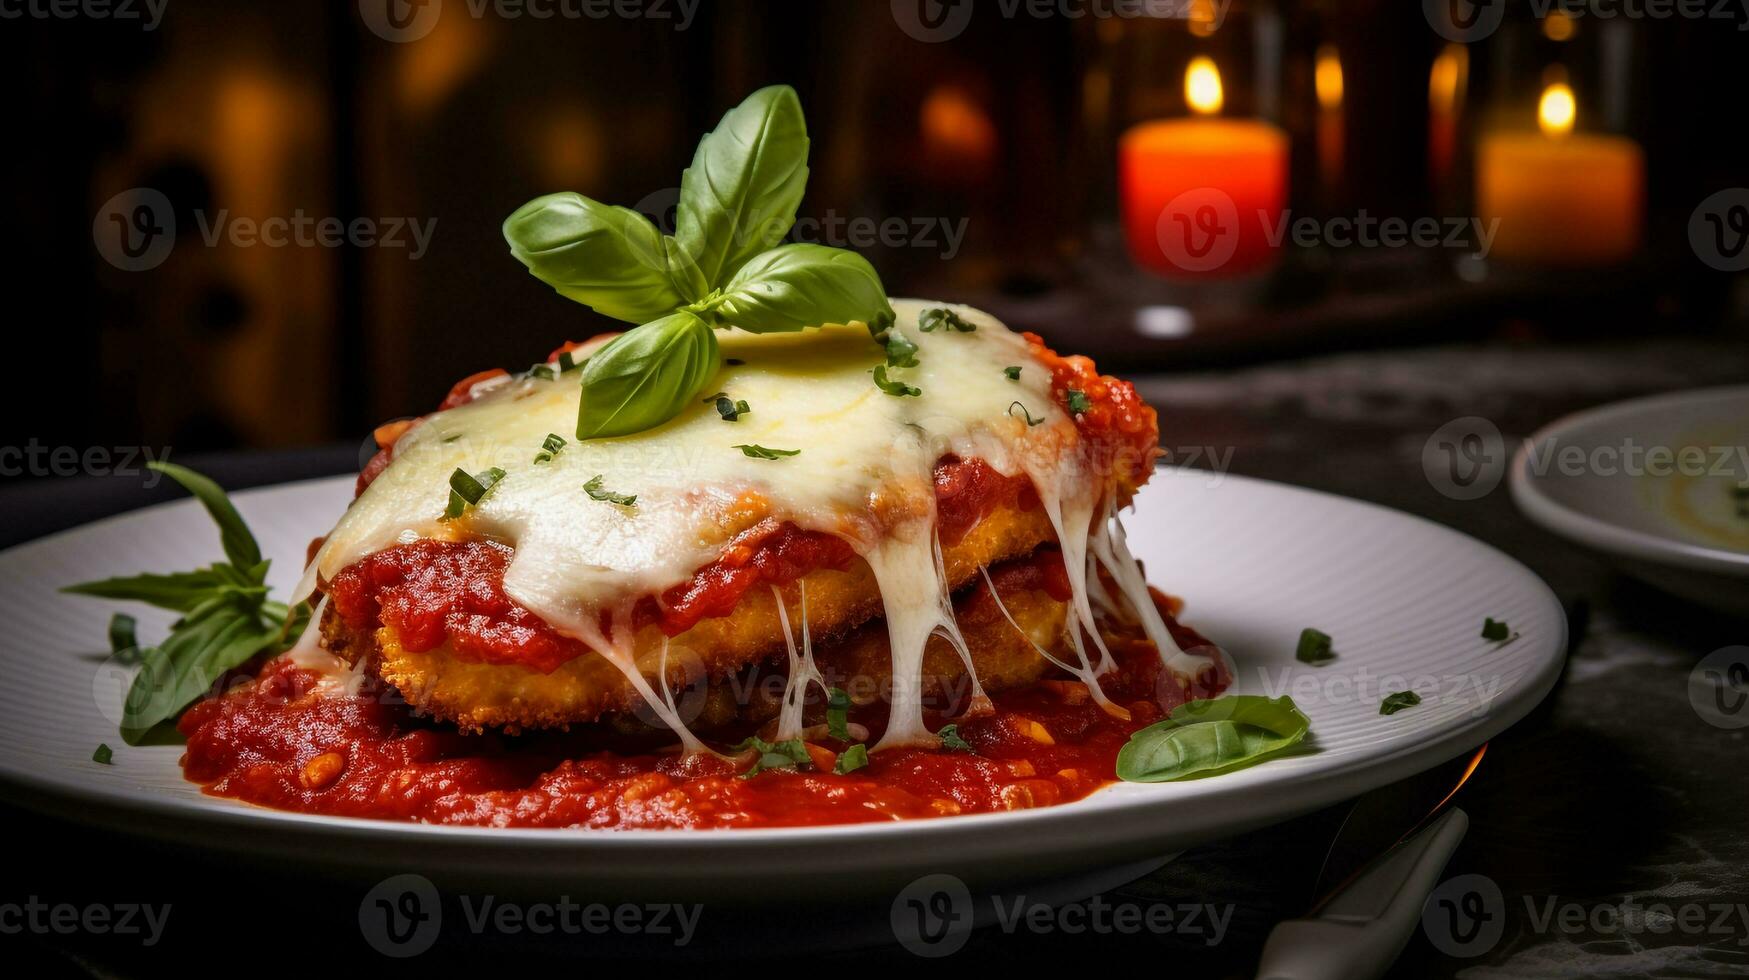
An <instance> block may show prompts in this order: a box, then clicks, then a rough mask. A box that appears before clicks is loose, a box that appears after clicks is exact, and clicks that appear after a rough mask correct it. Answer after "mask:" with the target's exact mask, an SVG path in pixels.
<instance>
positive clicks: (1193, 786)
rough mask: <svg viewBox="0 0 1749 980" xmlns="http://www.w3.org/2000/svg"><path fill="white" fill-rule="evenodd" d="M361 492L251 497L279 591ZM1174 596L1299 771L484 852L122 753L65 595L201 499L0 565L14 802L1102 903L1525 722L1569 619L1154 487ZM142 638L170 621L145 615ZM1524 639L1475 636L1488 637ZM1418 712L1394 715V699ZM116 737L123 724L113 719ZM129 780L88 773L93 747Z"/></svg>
mask: <svg viewBox="0 0 1749 980" xmlns="http://www.w3.org/2000/svg"><path fill="white" fill-rule="evenodd" d="M351 487H352V479H351V478H350V477H348V478H344V479H332V480H321V481H314V482H308V483H299V484H290V485H286V486H280V487H273V488H267V489H262V490H255V491H250V492H246V493H241V494H238V495H237V498H236V500H237V504H238V507H239V508H240V509H241V510H242V512H243V514H244V516H245V518H246V519H247V520H248V521H249V523H250V524H251V526H252V527H253V528H254V530H255V533H256V535H257V537H259V538H260V540H261V543H262V547H263V550H264V551H265V552H266V553H267V554H269V555H273V556H276V557H277V558H278V564H277V565H276V566H275V568H274V569H273V575H272V577H271V584H272V585H273V586H274V587H275V588H276V589H277V590H284V589H286V588H287V587H288V586H289V585H290V584H291V582H292V581H293V579H294V578H295V577H296V574H297V569H296V567H295V565H296V564H297V562H298V561H299V560H300V559H301V557H302V556H303V554H304V548H305V545H306V544H307V543H308V542H309V539H310V538H311V537H312V536H313V535H316V534H319V533H321V532H323V531H324V530H326V529H327V528H328V527H329V526H330V525H331V524H332V523H333V521H334V519H335V517H336V516H337V515H338V514H339V513H340V511H341V509H342V508H343V507H344V506H345V505H346V502H347V500H348V498H349V497H350V495H351ZM1127 523H1128V526H1129V529H1130V541H1131V545H1132V547H1133V548H1134V550H1135V551H1136V552H1137V554H1138V555H1139V556H1140V557H1141V558H1142V559H1143V561H1144V562H1145V563H1146V565H1147V570H1148V573H1149V576H1150V578H1151V579H1152V581H1154V582H1155V583H1156V584H1158V585H1160V586H1163V587H1164V588H1166V589H1168V590H1170V591H1173V592H1176V593H1178V594H1181V595H1183V596H1185V597H1186V598H1187V601H1188V608H1187V610H1186V615H1185V619H1186V621H1187V622H1189V623H1191V624H1192V625H1194V626H1195V627H1196V628H1198V629H1199V630H1201V631H1203V632H1204V633H1205V634H1207V635H1208V636H1209V637H1211V638H1213V639H1214V640H1216V642H1219V643H1221V644H1223V645H1224V646H1225V647H1226V648H1227V650H1228V651H1229V652H1230V653H1231V654H1232V656H1233V657H1234V659H1235V660H1236V661H1237V663H1238V665H1239V673H1238V679H1237V683H1236V687H1235V690H1236V691H1239V692H1248V693H1263V694H1279V693H1283V692H1285V693H1289V694H1292V695H1293V697H1294V699H1295V701H1296V702H1298V704H1299V705H1300V707H1301V708H1303V709H1304V710H1305V712H1306V713H1307V714H1308V715H1309V716H1311V719H1312V736H1313V737H1312V739H1311V741H1310V744H1309V746H1308V747H1307V750H1306V751H1305V752H1303V753H1302V754H1299V755H1296V756H1294V757H1291V758H1284V759H1280V760H1276V761H1272V762H1269V763H1267V764H1265V765H1260V766H1257V767H1254V768H1251V769H1247V770H1244V771H1241V772H1237V773H1233V774H1230V775H1225V776H1219V777H1216V778H1212V779H1204V780H1199V781H1191V782H1182V783H1171V784H1161V785H1136V784H1121V785H1116V786H1112V787H1109V788H1107V789H1105V790H1102V791H1100V792H1098V793H1096V794H1094V795H1093V796H1092V797H1090V798H1088V799H1086V800H1083V801H1081V802H1078V803H1073V804H1069V805H1066V806H1061V807H1052V808H1047V809H1039V810H1030V811H1021V812H1014V813H1002V814H987V815H974V816H966V817H956V818H948V819H940V820H925V821H910V822H904V823H895V824H882V825H862V826H848V827H825V828H815V829H803V830H753V831H712V832H679V831H654V832H652V831H644V832H622V833H598V832H597V833H591V832H579V831H552V830H492V829H480V828H452V827H435V826H422V825H410V824H399V823H387V822H375V821H366V820H356V819H344V818H332V817H319V816H302V815H297V814H288V813H279V812H275V811H271V810H265V809H259V808H255V807H252V806H248V805H245V804H240V803H236V802H233V801H230V800H223V799H215V798H212V797H207V796H204V795H202V794H201V793H200V792H199V790H198V789H197V788H196V787H195V786H193V785H192V784H190V783H187V782H185V781H184V780H183V779H182V777H181V773H180V770H179V769H178V767H177V759H178V756H179V754H180V749H179V748H177V747H174V746H160V747H146V748H130V747H127V746H125V745H122V744H121V742H120V740H119V739H118V738H117V737H116V732H115V724H114V722H113V720H112V717H113V715H114V713H115V712H116V710H117V707H118V706H119V705H120V703H121V698H122V690H123V683H122V682H123V681H124V680H125V676H122V677H118V676H116V673H117V672H116V671H114V670H112V669H107V668H106V667H105V666H104V657H103V655H102V653H101V652H100V651H103V650H106V649H107V644H106V640H105V636H106V633H105V629H106V624H107V621H108V618H109V613H110V611H111V609H112V608H113V604H111V603H106V602H103V601H99V600H94V599H86V598H80V597H73V596H63V595H59V594H57V593H56V591H55V590H56V587H58V586H61V585H64V584H67V583H71V582H78V581H82V580H86V579H93V578H101V577H105V576H109V575H115V574H121V573H128V572H136V571H143V570H171V569H180V568H191V567H194V566H196V565H199V564H203V563H205V562H208V561H210V560H212V559H213V558H214V557H216V556H217V555H218V553H219V552H218V543H217V539H216V535H215V534H214V532H213V530H212V526H211V524H210V522H209V521H208V519H207V517H206V516H205V514H204V513H202V512H201V511H200V510H199V509H198V508H197V506H196V505H195V504H194V503H193V502H192V501H180V502H176V503H172V504H167V505H162V506H157V507H152V508H148V509H145V510H141V511H137V512H134V513H131V514H126V515H122V516H120V517H116V518H111V519H109V520H105V521H101V522H98V523H96V524H92V525H89V526H86V527H83V528H79V529H76V530H73V531H69V532H66V533H63V534H58V535H55V536H53V537H49V538H45V539H43V540H40V541H36V542H32V543H30V544H27V545H24V546H21V547H18V548H14V549H11V550H10V551H7V552H6V553H5V554H4V555H0V616H4V619H5V621H6V622H7V623H8V625H9V628H8V629H7V630H6V631H5V633H4V634H3V639H0V662H3V664H4V670H5V677H6V679H7V683H6V684H4V685H0V792H4V794H5V795H6V796H7V797H8V798H11V799H14V800H17V801H21V802H24V803H26V804H28V805H32V806H36V807H41V808H45V809H49V810H54V811H58V812H61V813H64V814H67V815H69V816H72V817H74V818H77V819H82V820H88V821H91V822H94V823H99V824H103V825H107V826H111V827H114V828H117V829H122V830H127V831H132V832H136V833H141V834H146V835H151V836H156V837H164V838H174V839H179V840H183V841H189V842H195V843H198V844H199V845H201V846H207V847H212V848H220V849H226V850H233V851H239V852H245V853H249V854H253V855H256V856H258V857H264V858H268V859H275V860H279V859H295V860H299V861H307V862H317V863H325V864H330V865H344V866H349V867H354V868H372V869H375V868H382V869H385V870H399V871H412V870H417V871H421V872H424V873H426V874H430V875H442V876H445V877H448V878H455V879H463V880H465V879H474V880H489V881H491V882H493V883H494V884H495V885H496V886H497V887H500V888H504V887H515V886H517V885H518V884H520V885H523V886H528V887H540V886H543V885H552V884H555V883H562V885H563V887H565V888H566V889H567V890H568V892H569V893H571V894H579V893H588V892H591V891H596V890H599V891H602V892H610V893H613V894H616V895H621V896H626V895H638V894H656V895H660V896H662V897H663V898H664V899H665V900H668V901H682V900H687V899H688V898H696V899H697V900H703V899H704V898H706V897H713V896H723V895H729V896H735V898H736V900H738V901H743V902H744V901H748V900H750V899H752V898H754V897H757V898H758V899H762V900H777V899H782V898H785V897H794V896H798V895H819V894H820V893H821V892H822V889H824V890H826V891H830V892H835V893H838V894H840V895H841V894H843V893H845V892H863V893H865V894H868V895H873V894H876V893H879V892H882V891H885V892H886V893H887V894H889V895H890V894H891V891H890V889H893V888H896V887H898V886H901V885H903V884H905V883H906V882H908V881H910V880H911V879H913V878H915V877H917V876H918V875H921V874H926V873H935V872H950V873H953V874H956V875H958V876H960V877H961V878H962V879H965V880H966V881H967V882H969V883H972V885H973V886H974V887H1007V886H1011V885H1016V884H1021V883H1027V882H1031V883H1038V882H1043V881H1046V880H1051V879H1059V880H1060V879H1062V878H1064V877H1065V876H1073V875H1086V874H1089V873H1098V872H1100V871H1102V870H1103V871H1104V872H1105V873H1107V874H1108V875H1111V876H1113V878H1114V880H1111V881H1108V882H1107V883H1108V884H1115V883H1117V882H1118V881H1121V880H1124V879H1125V878H1126V877H1133V876H1134V875H1135V874H1138V873H1140V872H1141V871H1143V870H1146V866H1147V862H1150V861H1151V862H1152V863H1155V864H1157V863H1159V861H1161V860H1163V859H1164V857H1165V856H1166V855H1168V854H1170V853H1172V852H1175V851H1179V850H1182V849H1183V848H1185V847H1188V846H1190V845H1193V844H1197V843H1199V842H1204V841H1209V840H1213V839H1218V838H1221V837H1223V836H1228V835H1232V834H1236V833H1239V832H1242V831H1245V830H1249V829H1252V828H1257V827H1261V826H1264V825H1267V824H1270V823H1273V822H1277V821H1280V820H1283V819H1286V818H1288V817H1292V816H1295V815H1298V814H1301V813H1305V812H1308V811H1310V810H1313V809H1316V808H1319V807H1322V806H1326V805H1329V804H1331V803H1334V802H1337V801H1339V800H1342V799H1344V798H1347V797H1350V796H1353V795H1356V794H1358V793H1361V792H1363V791H1365V790H1367V789H1369V788H1372V787H1375V786H1379V785H1381V784H1384V783H1387V782H1390V781H1393V780H1396V779H1400V778H1402V777H1405V776H1407V775H1409V774H1411V773H1413V772H1416V771H1418V770H1420V769H1422V768H1425V767H1428V766H1431V765H1434V764H1437V763H1439V762H1442V761H1444V760H1446V759H1449V758H1451V757H1453V756H1455V755H1457V754H1459V753H1461V752H1463V751H1465V750H1468V749H1471V748H1473V747H1475V746H1476V745H1478V744H1480V743H1481V742H1482V741H1484V740H1486V739H1488V738H1489V737H1491V736H1493V735H1494V734H1496V733H1498V732H1499V731H1501V730H1502V729H1504V728H1505V727H1506V726H1508V725H1510V724H1511V723H1512V722H1513V721H1515V720H1517V719H1518V718H1520V717H1522V716H1523V715H1524V714H1525V713H1526V712H1528V711H1529V710H1530V709H1531V708H1532V707H1533V706H1534V705H1535V704H1536V703H1537V702H1538V701H1540V700H1541V699H1542V697H1543V696H1544V695H1545V694H1546V693H1547V692H1548V691H1549V689H1550V687H1551V686H1552V685H1553V684H1554V682H1555V679H1556V677H1557V675H1558V674H1559V673H1560V670H1561V666H1562V662H1563V652H1564V648H1565V643H1566V620H1565V617H1564V615H1563V613H1562V610H1561V607H1560V605H1559V604H1558V603H1557V602H1556V600H1555V597H1554V596H1553V595H1552V594H1551V593H1550V592H1549V590H1548V588H1547V587H1546V586H1544V585H1543V583H1542V582H1541V581H1540V580H1538V579H1537V577H1536V576H1535V575H1533V574H1531V572H1529V571H1528V570H1526V569H1525V568H1524V567H1523V566H1522V565H1520V564H1518V563H1517V562H1515V561H1513V560H1512V559H1510V558H1508V557H1506V556H1505V555H1503V554H1501V553H1500V552H1498V551H1495V550H1493V549H1492V548H1489V547H1487V546H1485V545H1482V544H1480V543H1478V542H1476V541H1474V540H1471V539H1470V538H1467V537H1464V536H1463V535H1460V534H1458V533H1456V532H1454V531H1451V530H1448V529H1446V528H1444V527H1441V526H1438V525H1435V524H1432V523H1429V522H1427V521H1423V520H1420V519H1418V518H1413V517H1409V516H1406V515H1403V514H1399V513H1396V512H1394V511H1390V510H1385V509H1382V508H1379V507H1375V506H1372V505H1369V504H1363V503H1358V502H1355V501H1352V500H1347V499H1343V498H1340V497H1332V496H1326V495H1324V494H1319V493H1314V492H1311V491H1307V490H1300V489H1295V488H1292V487H1287V486H1282V485H1278V484H1272V483H1263V482H1258V481H1253V480H1245V479H1240V478H1236V477H1227V478H1224V479H1221V478H1217V477H1214V476H1211V475H1209V474H1206V473H1201V472H1193V471H1182V472H1173V471H1162V472H1161V473H1160V474H1159V476H1158V478H1157V479H1156V480H1154V482H1153V483H1152V484H1151V485H1150V486H1149V487H1148V488H1147V489H1146V490H1145V491H1144V492H1143V493H1142V494H1141V496H1140V498H1139V499H1138V500H1137V513H1135V514H1133V515H1131V516H1130V517H1129V518H1128V520H1127ZM132 611H135V612H136V613H138V614H139V616H140V632H141V635H142V636H143V637H152V636H156V635H161V630H162V629H163V628H164V626H165V625H166V620H167V619H168V617H167V616H158V615H155V614H154V613H153V612H152V611H151V610H144V611H141V610H132ZM1489 616H1492V617H1494V618H1496V619H1503V620H1505V621H1507V622H1508V623H1509V624H1510V625H1511V627H1512V628H1513V629H1514V630H1516V631H1517V632H1518V634H1519V637H1518V639H1517V640H1516V641H1514V642H1511V643H1509V644H1507V645H1505V646H1500V645H1498V644H1495V643H1491V642H1488V641H1486V640H1484V639H1482V638H1481V636H1480V632H1481V627H1482V621H1483V619H1484V617H1489ZM1308 626H1315V627H1317V628H1319V629H1322V630H1324V631H1325V632H1327V633H1329V634H1331V635H1332V636H1333V637H1334V638H1335V646H1336V650H1337V652H1338V653H1339V654H1340V656H1339V658H1338V659H1337V660H1336V661H1335V662H1334V663H1332V664H1330V665H1329V666H1325V667H1321V668H1314V667H1309V666H1306V665H1303V664H1299V663H1297V662H1296V661H1295V659H1294V647H1295V643H1296V640H1297V638H1298V636H1299V633H1300V630H1301V629H1302V628H1304V627H1308ZM1408 688H1412V689H1414V690H1415V691H1417V692H1418V693H1420V694H1421V696H1422V698H1423V702H1422V704H1421V705H1420V706H1419V707H1415V708H1410V709H1407V710H1404V711H1401V712H1399V713H1397V714H1395V715H1391V716H1388V717H1386V716H1381V715H1380V714H1379V702H1380V699H1381V698H1382V697H1383V696H1384V695H1385V694H1387V693H1391V692H1394V691H1397V690H1403V689H1408ZM106 716H109V717H106ZM105 741H107V742H108V743H109V744H111V745H112V746H115V747H116V749H115V757H114V764H113V765H98V764H96V763H94V762H92V761H91V752H92V750H93V748H94V747H95V746H96V745H97V744H98V743H99V742H105Z"/></svg>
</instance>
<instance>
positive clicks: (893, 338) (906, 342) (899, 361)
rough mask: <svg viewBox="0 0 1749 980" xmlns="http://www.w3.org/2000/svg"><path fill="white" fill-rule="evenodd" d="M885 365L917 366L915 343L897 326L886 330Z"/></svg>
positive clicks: (895, 366)
mask: <svg viewBox="0 0 1749 980" xmlns="http://www.w3.org/2000/svg"><path fill="white" fill-rule="evenodd" d="M884 344H885V346H886V349H887V367H894V368H902V367H916V366H917V345H916V344H914V343H912V342H911V339H910V338H909V337H906V336H905V334H904V332H903V331H901V330H899V328H897V327H893V328H892V329H890V330H888V331H887V332H886V340H885V342H884Z"/></svg>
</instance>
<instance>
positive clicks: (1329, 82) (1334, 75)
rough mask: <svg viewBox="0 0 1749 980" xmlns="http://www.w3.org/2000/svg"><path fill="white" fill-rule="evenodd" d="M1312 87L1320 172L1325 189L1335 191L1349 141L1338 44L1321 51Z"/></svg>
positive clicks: (1319, 50) (1321, 48) (1339, 181)
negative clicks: (1344, 118) (1316, 114)
mask: <svg viewBox="0 0 1749 980" xmlns="http://www.w3.org/2000/svg"><path fill="white" fill-rule="evenodd" d="M1312 86H1313V89H1314V90H1315V92H1316V93H1317V96H1318V171H1319V173H1320V174H1321V175H1322V176H1323V178H1324V189H1325V190H1326V191H1331V192H1334V191H1335V190H1336V189H1337V187H1338V185H1339V184H1340V183H1341V181H1342V144H1343V141H1344V139H1346V135H1345V129H1346V127H1345V124H1344V121H1343V116H1342V56H1341V55H1340V54H1338V53H1337V52H1336V46H1335V45H1333V44H1326V45H1324V46H1323V47H1320V48H1319V49H1318V60H1317V67H1316V68H1315V69H1314V70H1313V75H1312Z"/></svg>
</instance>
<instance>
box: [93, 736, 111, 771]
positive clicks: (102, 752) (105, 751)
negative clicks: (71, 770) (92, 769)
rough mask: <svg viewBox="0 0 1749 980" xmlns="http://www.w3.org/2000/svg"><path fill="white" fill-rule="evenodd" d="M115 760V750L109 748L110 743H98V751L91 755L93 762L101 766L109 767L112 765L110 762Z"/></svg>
mask: <svg viewBox="0 0 1749 980" xmlns="http://www.w3.org/2000/svg"><path fill="white" fill-rule="evenodd" d="M114 758H115V750H114V749H112V748H110V747H109V743H108V742H98V743H97V751H95V752H93V753H91V761H92V762H95V763H97V764H99V765H104V766H107V765H109V764H110V760H111V759H114Z"/></svg>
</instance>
